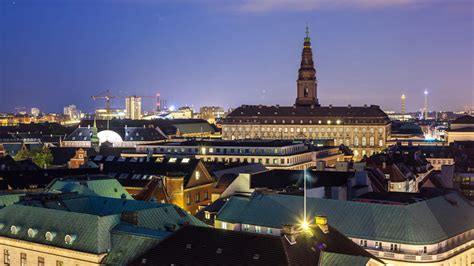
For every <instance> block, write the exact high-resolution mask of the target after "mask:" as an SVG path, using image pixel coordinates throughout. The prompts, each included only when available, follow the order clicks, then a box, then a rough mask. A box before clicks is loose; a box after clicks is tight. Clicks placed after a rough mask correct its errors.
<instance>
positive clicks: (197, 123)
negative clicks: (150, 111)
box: [79, 119, 215, 135]
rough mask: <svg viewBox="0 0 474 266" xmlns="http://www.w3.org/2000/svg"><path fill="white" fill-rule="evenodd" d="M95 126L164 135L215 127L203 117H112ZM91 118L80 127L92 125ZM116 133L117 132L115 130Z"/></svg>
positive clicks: (103, 128) (195, 131)
mask: <svg viewBox="0 0 474 266" xmlns="http://www.w3.org/2000/svg"><path fill="white" fill-rule="evenodd" d="M96 123H97V128H98V129H99V131H101V130H105V129H107V128H111V129H112V128H125V126H127V127H129V128H130V127H135V128H143V127H147V128H154V129H158V130H159V131H161V132H163V134H165V135H176V133H177V130H178V129H179V131H180V132H181V133H200V132H215V129H214V128H213V127H212V126H211V125H210V124H209V123H208V122H207V121H206V120H203V119H155V120H128V119H113V120H110V121H107V120H97V121H96ZM93 124H94V121H93V120H82V121H81V123H80V124H79V125H80V126H81V127H86V128H87V127H88V126H90V127H92V126H93ZM117 133H118V132H117Z"/></svg>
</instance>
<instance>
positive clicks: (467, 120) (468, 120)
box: [451, 115, 474, 124]
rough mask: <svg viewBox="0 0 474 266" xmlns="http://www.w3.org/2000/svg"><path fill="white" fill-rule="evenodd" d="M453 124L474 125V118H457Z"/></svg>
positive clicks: (466, 116) (465, 116)
mask: <svg viewBox="0 0 474 266" xmlns="http://www.w3.org/2000/svg"><path fill="white" fill-rule="evenodd" d="M451 124H474V116H470V115H463V116H460V117H458V118H456V119H455V120H454V121H452V122H451Z"/></svg>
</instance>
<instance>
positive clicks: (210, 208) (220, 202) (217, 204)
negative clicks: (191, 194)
mask: <svg viewBox="0 0 474 266" xmlns="http://www.w3.org/2000/svg"><path fill="white" fill-rule="evenodd" d="M0 200H1V197H0ZM228 200H229V198H228V197H227V198H219V199H217V200H215V201H214V202H212V203H211V204H209V205H207V206H206V207H205V208H204V209H201V210H200V211H199V212H198V213H196V214H195V215H194V216H195V217H196V218H198V219H199V220H201V221H203V222H205V223H206V224H208V225H211V226H213V225H214V217H215V215H214V216H212V217H211V219H209V220H208V219H206V216H205V213H206V212H209V213H213V214H217V212H219V210H220V209H221V208H222V207H223V206H224V204H225V203H226V202H227V201H228ZM0 202H1V201H0Z"/></svg>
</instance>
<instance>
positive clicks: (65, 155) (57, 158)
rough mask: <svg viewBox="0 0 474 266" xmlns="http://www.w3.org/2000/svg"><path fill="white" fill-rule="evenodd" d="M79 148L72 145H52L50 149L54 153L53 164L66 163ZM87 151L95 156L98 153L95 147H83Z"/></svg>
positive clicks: (89, 154)
mask: <svg viewBox="0 0 474 266" xmlns="http://www.w3.org/2000/svg"><path fill="white" fill-rule="evenodd" d="M78 149H79V148H72V147H51V148H49V150H50V151H51V154H53V165H65V164H67V163H68V162H69V160H71V159H72V157H74V156H75V155H76V151H77V150H78ZM82 149H84V150H85V151H86V153H87V156H94V155H96V154H97V152H96V150H95V149H94V148H82Z"/></svg>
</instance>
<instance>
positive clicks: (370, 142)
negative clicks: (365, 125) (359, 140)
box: [369, 137, 375, 147]
mask: <svg viewBox="0 0 474 266" xmlns="http://www.w3.org/2000/svg"><path fill="white" fill-rule="evenodd" d="M369 145H370V146H371V147H373V146H374V145H375V140H374V137H370V138H369Z"/></svg>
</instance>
